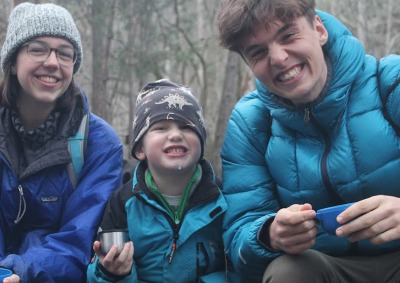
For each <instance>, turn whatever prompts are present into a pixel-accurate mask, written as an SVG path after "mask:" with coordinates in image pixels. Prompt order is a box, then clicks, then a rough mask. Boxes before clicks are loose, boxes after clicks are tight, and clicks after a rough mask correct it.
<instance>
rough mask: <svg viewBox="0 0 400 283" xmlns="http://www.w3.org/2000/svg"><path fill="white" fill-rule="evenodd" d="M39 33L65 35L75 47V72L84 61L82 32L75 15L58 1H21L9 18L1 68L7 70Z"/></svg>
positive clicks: (62, 36) (56, 35)
mask: <svg viewBox="0 0 400 283" xmlns="http://www.w3.org/2000/svg"><path fill="white" fill-rule="evenodd" d="M39 36H54V37H60V38H64V39H66V40H68V41H70V42H71V43H72V45H73V46H74V48H75V51H76V56H77V60H76V62H75V65H74V74H75V73H76V72H77V71H78V70H79V68H80V66H81V64H82V57H83V50H82V42H81V37H80V34H79V31H78V29H77V27H76V25H75V22H74V20H73V18H72V16H71V14H70V13H69V12H68V11H67V10H66V9H65V8H63V7H61V6H58V5H55V4H32V3H27V2H24V3H21V4H19V5H18V6H16V7H15V8H14V9H13V10H12V12H11V14H10V17H9V19H8V27H7V34H6V38H5V41H4V44H3V48H2V50H1V68H2V69H3V71H4V70H5V68H6V66H7V64H8V63H9V61H10V59H11V57H12V55H13V54H14V53H15V52H16V51H17V50H18V49H19V48H20V47H21V46H22V45H23V44H25V43H26V42H28V41H30V40H32V39H34V38H36V37H39Z"/></svg>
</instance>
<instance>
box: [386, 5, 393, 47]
mask: <svg viewBox="0 0 400 283" xmlns="http://www.w3.org/2000/svg"><path fill="white" fill-rule="evenodd" d="M392 11H393V0H388V3H387V14H386V34H385V54H388V53H389V52H390V49H391V45H392V42H391V40H392V28H393V27H392V24H393V15H392Z"/></svg>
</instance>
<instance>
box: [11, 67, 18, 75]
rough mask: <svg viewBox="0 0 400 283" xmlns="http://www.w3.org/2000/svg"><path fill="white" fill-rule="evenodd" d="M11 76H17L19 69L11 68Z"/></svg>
mask: <svg viewBox="0 0 400 283" xmlns="http://www.w3.org/2000/svg"><path fill="white" fill-rule="evenodd" d="M11 74H13V75H16V74H17V68H15V66H11Z"/></svg>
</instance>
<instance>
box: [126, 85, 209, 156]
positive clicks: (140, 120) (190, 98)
mask: <svg viewBox="0 0 400 283" xmlns="http://www.w3.org/2000/svg"><path fill="white" fill-rule="evenodd" d="M161 120H174V121H179V122H181V123H184V124H186V125H187V126H188V127H190V128H192V129H193V131H194V132H196V134H197V135H198V136H199V138H200V143H201V157H203V155H204V145H205V142H206V138H207V134H206V129H205V125H204V118H203V110H202V108H201V106H200V104H199V102H198V101H197V99H196V97H195V96H194V95H193V94H192V92H191V90H190V89H189V88H187V87H185V86H182V85H179V84H176V83H173V82H171V81H169V80H166V79H164V80H158V81H155V82H151V83H148V84H147V85H145V86H144V87H143V88H142V90H141V91H140V92H139V95H138V97H137V100H136V107H135V117H134V120H133V144H132V150H131V154H132V156H133V157H134V158H137V157H136V155H135V148H136V146H137V145H138V144H139V142H140V139H141V138H142V137H143V135H144V134H145V133H146V132H147V130H148V129H149V128H150V127H151V126H152V125H154V124H155V123H157V122H159V121H161ZM201 157H200V158H201Z"/></svg>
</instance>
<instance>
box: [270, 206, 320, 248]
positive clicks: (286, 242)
mask: <svg viewBox="0 0 400 283" xmlns="http://www.w3.org/2000/svg"><path fill="white" fill-rule="evenodd" d="M315 214H316V213H315V211H314V210H312V207H311V205H310V204H303V205H299V204H294V205H291V206H290V207H288V208H283V209H281V210H279V211H278V213H277V214H276V216H275V219H274V221H273V222H272V223H271V226H270V229H269V235H270V241H271V247H272V248H273V249H275V250H278V251H284V252H286V253H288V254H299V253H301V252H303V251H305V250H307V249H309V248H310V247H312V246H313V245H314V244H315V236H316V235H317V225H316V222H315V220H314V218H315Z"/></svg>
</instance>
